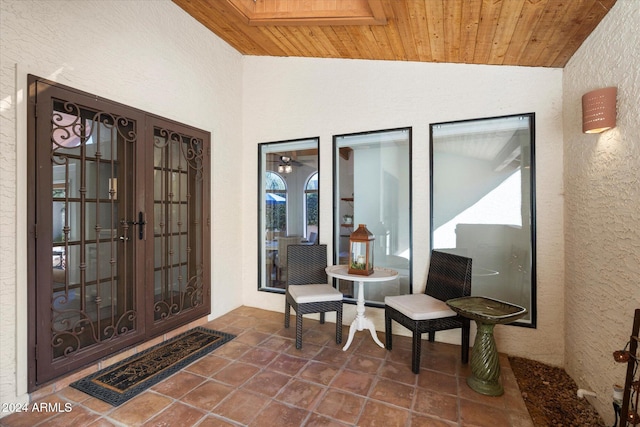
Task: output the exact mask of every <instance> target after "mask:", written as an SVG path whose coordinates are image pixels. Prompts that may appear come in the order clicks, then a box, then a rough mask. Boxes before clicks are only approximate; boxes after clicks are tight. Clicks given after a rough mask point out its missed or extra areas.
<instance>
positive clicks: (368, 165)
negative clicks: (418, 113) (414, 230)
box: [333, 128, 411, 306]
mask: <svg viewBox="0 0 640 427" xmlns="http://www.w3.org/2000/svg"><path fill="white" fill-rule="evenodd" d="M333 162H334V168H333V173H334V179H333V182H334V191H333V193H334V212H335V217H334V251H335V253H334V262H335V263H336V264H347V262H348V257H349V236H350V235H351V233H352V232H353V231H354V230H355V228H357V226H358V224H365V225H366V226H367V228H368V229H369V231H371V232H372V233H373V234H374V235H375V241H374V244H375V249H374V260H375V261H374V266H377V267H388V268H392V269H394V270H397V271H398V273H399V277H398V279H396V280H394V281H388V282H380V283H370V284H367V286H365V287H364V294H365V295H364V298H365V301H366V302H367V304H370V305H374V306H375V305H378V306H381V305H382V304H384V297H385V296H387V295H402V294H407V293H410V292H411V128H403V129H392V130H383V131H375V132H366V133H358V134H349V135H337V136H334V140H333ZM353 285H354V284H353V282H351V281H346V280H339V281H338V286H339V289H340V291H341V292H342V293H343V294H344V295H345V297H346V298H347V299H352V300H355V299H356V298H357V295H355V291H356V290H357V289H356V288H354V286H353Z"/></svg>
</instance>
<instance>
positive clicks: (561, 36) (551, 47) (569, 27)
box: [536, 0, 596, 66]
mask: <svg viewBox="0 0 640 427" xmlns="http://www.w3.org/2000/svg"><path fill="white" fill-rule="evenodd" d="M595 1H596V0H574V1H573V2H570V4H568V5H567V6H566V8H565V10H564V13H563V14H562V16H561V18H560V20H559V21H558V25H557V26H556V27H555V28H553V31H552V32H551V34H550V35H549V37H548V38H547V39H546V41H547V43H545V46H544V48H543V49H541V50H540V52H539V54H538V57H537V58H536V63H541V64H542V65H543V66H549V64H551V63H552V62H553V61H545V60H541V58H549V59H553V60H555V58H556V57H557V56H558V55H559V54H560V51H561V50H562V49H564V47H565V45H566V43H567V41H568V40H569V39H570V38H571V35H572V33H574V32H575V31H574V27H575V25H576V20H579V19H580V18H579V17H580V16H581V15H583V14H584V12H588V11H589V10H590V9H591V6H592V5H593V3H594V2H595Z"/></svg>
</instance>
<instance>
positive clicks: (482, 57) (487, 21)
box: [473, 0, 510, 64]
mask: <svg viewBox="0 0 640 427" xmlns="http://www.w3.org/2000/svg"><path fill="white" fill-rule="evenodd" d="M505 1H510V0H505ZM502 3H503V0H483V1H482V9H481V11H480V22H479V25H478V35H477V37H476V47H475V51H474V53H473V62H474V63H475V64H487V63H488V62H489V56H490V55H491V47H492V45H493V36H494V35H495V33H496V28H497V26H498V19H499V18H500V10H501V9H502Z"/></svg>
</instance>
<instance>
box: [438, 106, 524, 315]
mask: <svg viewBox="0 0 640 427" xmlns="http://www.w3.org/2000/svg"><path fill="white" fill-rule="evenodd" d="M431 153H432V155H431V240H432V248H433V249H438V250H443V251H445V252H451V253H457V254H459V255H464V256H468V257H470V258H472V259H473V273H472V285H471V293H472V295H482V296H487V297H491V298H496V299H499V300H503V301H507V302H511V303H514V304H518V305H521V306H523V307H525V308H527V309H528V310H529V313H528V315H527V317H525V318H524V319H523V320H521V321H520V322H519V323H520V324H526V325H531V326H535V319H536V313H535V215H534V213H535V203H534V201H535V198H534V194H535V193H534V184H535V179H534V115H533V114H522V115H516V116H507V117H497V118H488V119H479V120H467V121H458V122H449V123H438V124H433V125H431Z"/></svg>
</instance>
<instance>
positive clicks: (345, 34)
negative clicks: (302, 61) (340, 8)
mask: <svg viewBox="0 0 640 427" xmlns="http://www.w3.org/2000/svg"><path fill="white" fill-rule="evenodd" d="M352 30H353V29H352V28H351V27H347V26H334V27H333V31H334V32H335V33H336V35H337V36H338V39H340V41H341V42H342V44H343V45H345V46H346V47H347V48H348V49H349V52H350V58H352V59H367V54H366V51H362V52H361V51H360V49H359V47H358V44H357V43H356V41H355V40H354V39H353V37H352Z"/></svg>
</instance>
